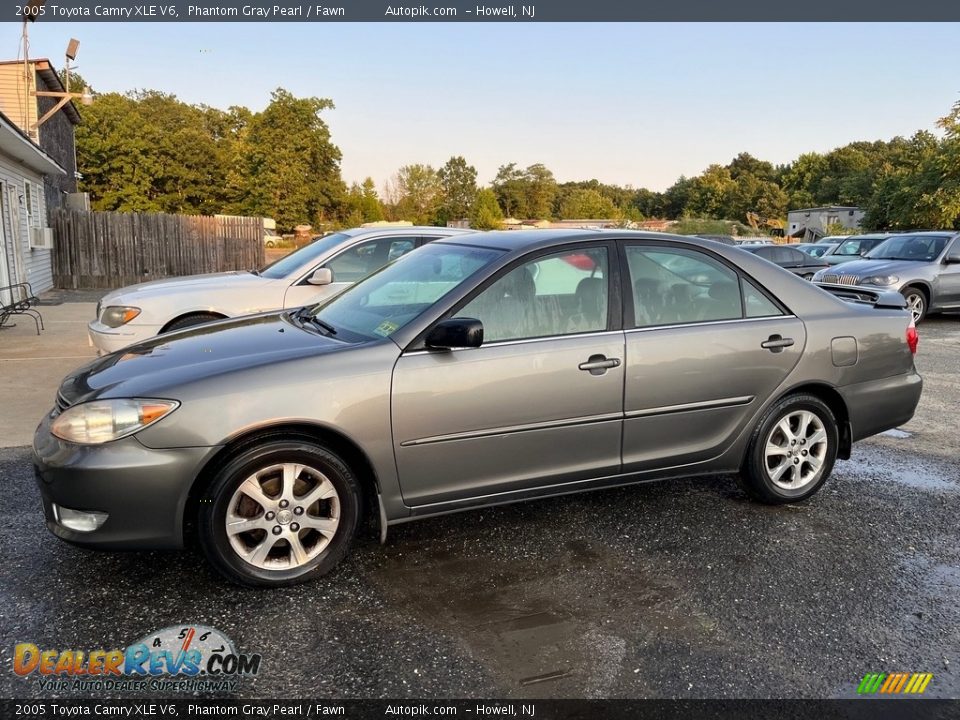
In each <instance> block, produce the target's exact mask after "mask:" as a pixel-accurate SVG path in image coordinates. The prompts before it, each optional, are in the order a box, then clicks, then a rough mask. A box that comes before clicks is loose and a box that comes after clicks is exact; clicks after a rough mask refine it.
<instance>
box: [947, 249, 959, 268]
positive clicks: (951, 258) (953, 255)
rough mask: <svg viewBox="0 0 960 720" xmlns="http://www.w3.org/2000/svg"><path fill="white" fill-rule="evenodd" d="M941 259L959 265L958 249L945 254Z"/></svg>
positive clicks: (949, 263)
mask: <svg viewBox="0 0 960 720" xmlns="http://www.w3.org/2000/svg"><path fill="white" fill-rule="evenodd" d="M943 261H944V262H945V263H946V264H947V265H960V251H954V252H952V253H950V254H949V255H947V256H946V257H945V258H944V259H943Z"/></svg>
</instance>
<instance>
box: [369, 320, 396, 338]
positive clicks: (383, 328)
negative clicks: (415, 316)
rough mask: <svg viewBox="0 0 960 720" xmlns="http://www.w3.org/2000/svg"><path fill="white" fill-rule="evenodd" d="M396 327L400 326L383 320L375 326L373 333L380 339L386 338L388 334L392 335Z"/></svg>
mask: <svg viewBox="0 0 960 720" xmlns="http://www.w3.org/2000/svg"><path fill="white" fill-rule="evenodd" d="M398 327H400V326H399V325H397V324H396V323H392V322H390V321H389V320H384V321H383V322H382V323H380V324H379V325H377V328H376V329H375V330H374V332H375V333H376V334H377V335H379V336H380V337H387V336H388V335H389V334H390V333H392V332H393V331H394V330H396V329H397V328H398Z"/></svg>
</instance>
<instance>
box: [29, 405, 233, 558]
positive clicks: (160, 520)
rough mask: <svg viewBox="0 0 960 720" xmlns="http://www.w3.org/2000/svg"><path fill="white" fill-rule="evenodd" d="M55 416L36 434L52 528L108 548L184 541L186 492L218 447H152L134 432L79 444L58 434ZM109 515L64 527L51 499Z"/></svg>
mask: <svg viewBox="0 0 960 720" xmlns="http://www.w3.org/2000/svg"><path fill="white" fill-rule="evenodd" d="M49 425H50V417H49V416H47V417H45V418H44V420H43V421H42V422H41V423H40V426H39V427H38V428H37V430H36V433H35V434H34V440H33V456H34V457H33V461H34V475H35V477H36V482H37V486H38V487H39V488H40V495H41V498H42V502H43V513H44V516H45V518H46V524H47V528H48V529H49V530H50V531H51V532H52V533H53V534H54V535H56V536H57V537H59V538H60V539H62V540H66V541H67V542H71V543H74V544H77V545H84V546H88V547H98V548H104V549H150V548H178V547H182V546H183V519H184V507H185V505H186V499H187V494H188V493H189V490H190V487H191V485H192V484H193V481H194V479H195V478H196V477H197V475H198V474H199V472H200V470H201V468H202V467H203V465H204V463H205V462H206V460H207V459H208V458H209V457H210V456H211V455H212V453H213V452H215V451H216V448H204V447H198V448H174V449H167V450H154V449H151V448H148V447H145V446H144V445H143V444H141V443H140V442H139V441H138V440H137V439H136V438H135V437H127V438H123V439H121V440H115V441H113V442H109V443H105V444H103V445H91V446H84V445H74V444H72V443H67V442H64V441H62V440H60V439H59V438H56V437H54V436H53V435H52V434H50V431H49ZM54 504H56V505H58V506H60V507H63V508H68V509H71V510H79V511H84V512H97V513H106V514H107V519H106V521H105V522H104V523H103V525H101V526H100V527H99V528H97V529H96V530H94V531H92V532H78V531H76V530H71V529H70V528H68V527H65V526H64V525H63V524H62V523H61V522H59V520H58V518H57V517H56V514H55V513H54V509H53V505H54Z"/></svg>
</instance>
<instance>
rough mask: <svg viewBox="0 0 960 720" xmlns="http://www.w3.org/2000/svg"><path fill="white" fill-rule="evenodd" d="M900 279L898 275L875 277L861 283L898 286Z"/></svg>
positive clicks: (865, 279) (867, 278)
mask: <svg viewBox="0 0 960 720" xmlns="http://www.w3.org/2000/svg"><path fill="white" fill-rule="evenodd" d="M898 282H900V278H898V277H897V276H896V275H873V276H871V277H865V278H863V280H861V281H860V284H861V285H896V284H897V283H898Z"/></svg>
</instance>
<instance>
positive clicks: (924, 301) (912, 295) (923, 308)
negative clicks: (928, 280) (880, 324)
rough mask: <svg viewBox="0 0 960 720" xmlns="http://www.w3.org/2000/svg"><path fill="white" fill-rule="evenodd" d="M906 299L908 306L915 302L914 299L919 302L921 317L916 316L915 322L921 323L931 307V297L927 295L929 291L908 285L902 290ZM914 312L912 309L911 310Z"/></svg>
mask: <svg viewBox="0 0 960 720" xmlns="http://www.w3.org/2000/svg"><path fill="white" fill-rule="evenodd" d="M900 292H901V294H902V295H903V297H904V299H906V301H907V308H908V309H909V308H910V306H911V305H912V304H913V302H914V301H916V302H917V303H919V307H920V313H919V317H914V318H913V322H914V323H915V324H917V325H919V324H920V323H921V322H922V321H923V319H924V318H925V317H927V310H928V308H929V307H930V299H929V298H928V297H927V293H925V292H924V291H923V289H922V288H918V287H914V286H913V285H908V286H907V287H905V288H904V289H903V290H901V291H900ZM911 312H912V311H911Z"/></svg>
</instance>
